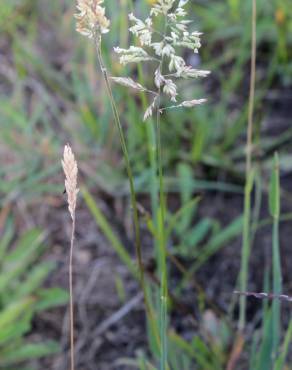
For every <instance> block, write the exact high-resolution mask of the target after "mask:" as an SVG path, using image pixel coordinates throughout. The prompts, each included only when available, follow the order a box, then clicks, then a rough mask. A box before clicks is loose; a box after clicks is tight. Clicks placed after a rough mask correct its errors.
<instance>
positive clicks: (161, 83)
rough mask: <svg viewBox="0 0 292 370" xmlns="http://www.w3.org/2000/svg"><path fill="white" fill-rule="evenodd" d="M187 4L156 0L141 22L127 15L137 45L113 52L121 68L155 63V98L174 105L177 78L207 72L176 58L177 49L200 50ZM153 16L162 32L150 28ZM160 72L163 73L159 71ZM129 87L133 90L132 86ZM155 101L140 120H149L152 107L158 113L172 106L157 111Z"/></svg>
mask: <svg viewBox="0 0 292 370" xmlns="http://www.w3.org/2000/svg"><path fill="white" fill-rule="evenodd" d="M187 3H188V0H180V1H179V2H178V3H177V2H176V1H175V0H158V1H157V3H155V4H154V5H153V6H152V8H151V10H150V15H149V17H148V18H146V20H145V21H142V20H141V19H138V18H137V17H136V16H135V15H134V14H133V13H131V14H129V20H130V22H132V23H133V26H131V27H130V28H129V31H130V32H131V33H132V34H133V35H134V36H136V37H137V38H138V40H139V46H138V47H137V46H133V45H132V46H130V47H129V48H128V49H121V48H119V47H116V48H114V50H115V52H116V53H117V54H119V55H120V63H121V64H123V65H126V64H129V63H139V62H146V61H152V62H155V63H157V64H158V66H157V67H156V70H155V73H154V84H155V86H156V88H157V90H158V91H157V93H156V95H157V96H160V94H161V92H162V93H163V94H164V95H165V96H166V97H167V98H168V99H170V100H171V101H172V102H176V101H177V96H178V95H179V94H178V91H177V90H178V88H177V83H176V80H177V79H179V78H182V79H190V78H199V77H206V76H208V74H209V73H210V72H209V71H205V70H199V69H195V68H193V67H192V66H189V65H187V63H186V61H185V59H184V58H183V57H182V56H180V55H178V54H179V53H178V49H181V48H187V49H190V50H192V51H193V52H194V53H198V51H199V48H200V47H201V41H200V36H201V33H200V32H197V31H195V32H191V31H190V30H189V24H190V23H191V21H190V20H188V19H185V18H186V16H187V12H186V10H185V9H184V6H185V5H186V4H187ZM157 17H162V19H163V20H164V22H160V23H162V24H163V23H164V25H165V26H164V30H161V31H160V30H156V29H155V28H154V25H155V23H158V22H155V18H157ZM165 65H167V68H165ZM163 69H165V71H162V70H163ZM113 80H114V81H115V82H116V83H119V84H122V85H124V86H125V85H126V84H127V82H126V81H123V78H122V77H120V78H113ZM131 87H133V88H135V87H134V86H133V84H131ZM136 88H137V89H138V90H141V85H140V84H139V87H136ZM142 88H143V90H144V91H147V92H152V90H148V89H146V88H145V87H142ZM158 101H160V99H157V98H156V97H154V99H153V101H152V103H151V104H150V106H149V107H148V108H147V110H146V112H145V114H144V119H147V118H148V117H150V116H151V115H152V114H153V111H154V109H155V108H157V109H158V110H159V111H160V112H162V111H164V110H165V109H168V108H174V106H171V107H165V108H160V107H158V106H157V103H158ZM204 101H205V100H203V99H199V100H191V101H189V102H188V101H184V102H181V103H178V104H177V106H176V107H177V108H179V107H193V106H195V105H197V104H198V102H199V104H202V103H203V102H204Z"/></svg>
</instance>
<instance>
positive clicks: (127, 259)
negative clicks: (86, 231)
mask: <svg viewBox="0 0 292 370" xmlns="http://www.w3.org/2000/svg"><path fill="white" fill-rule="evenodd" d="M81 193H82V196H83V198H84V200H85V203H86V205H87V207H88V208H89V210H90V212H91V214H92V216H93V217H94V219H95V222H96V224H97V226H98V227H99V228H100V230H101V231H102V232H103V233H104V235H105V236H106V237H107V239H108V240H109V242H110V243H111V246H112V247H113V249H114V250H115V251H116V253H117V254H118V256H119V257H120V259H121V260H122V261H123V262H124V264H125V265H126V266H127V267H128V269H129V271H130V272H131V273H132V275H133V276H134V277H135V278H138V271H137V269H136V268H135V266H134V264H133V261H132V258H131V256H130V255H129V253H128V252H127V250H126V248H125V247H124V246H123V244H122V243H121V242H120V240H119V239H118V237H117V236H116V235H115V233H114V231H113V229H112V227H111V225H110V224H109V222H108V221H107V219H106V218H105V217H104V215H103V214H102V212H101V211H100V209H99V208H98V206H97V205H96V203H95V201H94V199H93V197H92V196H91V194H90V193H89V191H88V190H87V189H86V188H85V187H82V189H81Z"/></svg>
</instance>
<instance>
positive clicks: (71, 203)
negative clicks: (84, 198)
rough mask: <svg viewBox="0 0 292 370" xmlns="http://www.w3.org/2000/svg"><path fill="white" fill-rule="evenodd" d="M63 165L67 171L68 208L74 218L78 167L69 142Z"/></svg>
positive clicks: (65, 150) (65, 171) (65, 149)
mask: <svg viewBox="0 0 292 370" xmlns="http://www.w3.org/2000/svg"><path fill="white" fill-rule="evenodd" d="M62 166H63V170H64V173H65V189H66V193H67V196H68V208H69V212H70V215H71V217H72V220H73V219H74V217H75V209H76V200H77V194H78V191H79V189H77V174H78V167H77V162H76V160H75V157H74V154H73V152H72V149H71V148H70V146H69V145H68V144H67V145H65V148H64V155H63V160H62Z"/></svg>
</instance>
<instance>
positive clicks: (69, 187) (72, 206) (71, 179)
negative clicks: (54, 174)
mask: <svg viewBox="0 0 292 370" xmlns="http://www.w3.org/2000/svg"><path fill="white" fill-rule="evenodd" d="M62 166H63V170H64V173H65V188H66V193H67V197H68V208H69V212H70V215H71V218H72V228H71V241H70V256H69V290H70V355H71V366H70V369H71V370H75V356H74V298H73V249H74V239H75V210H76V202H77V194H78V192H79V189H78V188H77V175H78V166H77V162H76V160H75V156H74V154H73V152H72V149H71V147H70V145H68V144H67V145H65V148H64V155H63V160H62Z"/></svg>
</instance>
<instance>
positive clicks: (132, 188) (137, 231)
mask: <svg viewBox="0 0 292 370" xmlns="http://www.w3.org/2000/svg"><path fill="white" fill-rule="evenodd" d="M95 42H96V50H97V57H98V62H99V66H100V69H101V72H102V74H103V78H104V82H105V86H106V89H107V93H108V96H109V100H110V104H111V108H112V111H113V115H114V121H115V124H116V127H117V129H118V133H119V138H120V142H121V147H122V151H123V156H124V160H125V164H126V171H127V175H128V180H129V185H130V194H131V205H132V208H133V220H134V228H135V247H136V255H137V260H138V266H139V273H140V282H141V284H142V285H144V266H143V261H142V246H141V236H140V226H139V215H138V206H137V199H136V193H135V186H134V178H133V173H132V169H131V164H130V159H129V154H128V149H127V145H126V140H125V136H124V132H123V128H122V124H121V121H120V117H119V113H118V109H117V106H116V103H115V100H114V97H113V93H112V89H111V85H110V81H109V75H108V72H107V69H106V68H105V65H104V62H103V58H102V52H101V39H100V37H99V35H96V37H95Z"/></svg>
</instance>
